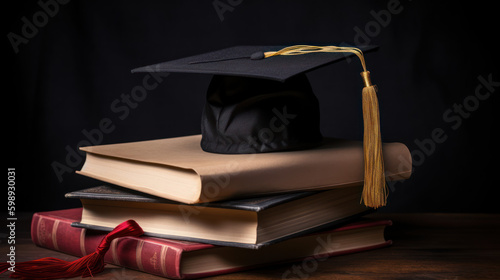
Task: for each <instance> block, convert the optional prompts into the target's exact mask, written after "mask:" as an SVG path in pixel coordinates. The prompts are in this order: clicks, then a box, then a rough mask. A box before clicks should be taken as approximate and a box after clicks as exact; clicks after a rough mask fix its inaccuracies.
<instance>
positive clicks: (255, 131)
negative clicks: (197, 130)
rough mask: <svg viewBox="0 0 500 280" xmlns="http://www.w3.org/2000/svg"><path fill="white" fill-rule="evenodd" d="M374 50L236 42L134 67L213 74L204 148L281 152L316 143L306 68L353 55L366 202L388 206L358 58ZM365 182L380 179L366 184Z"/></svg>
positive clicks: (370, 96)
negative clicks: (357, 72)
mask: <svg viewBox="0 0 500 280" xmlns="http://www.w3.org/2000/svg"><path fill="white" fill-rule="evenodd" d="M374 48H375V47H370V46H367V47H359V48H353V47H337V46H321V47H319V46H307V45H297V46H290V47H283V46H238V47H232V48H227V49H223V50H219V51H214V52H209V53H205V54H201V55H195V56H191V57H187V58H181V59H177V60H173V61H168V62H163V63H159V64H154V65H150V66H145V67H140V68H136V69H133V70H132V72H133V73H135V72H177V73H201V74H212V75H213V77H212V81H211V82H210V85H209V87H208V91H207V95H206V97H207V102H206V105H205V109H204V112H203V115H202V124H201V132H202V141H201V147H202V149H203V150H204V151H206V152H213V153H223V154H235V153H238V154H241V153H262V152H278V151H285V150H297V149H305V148H310V147H313V146H316V145H319V144H320V143H321V139H322V136H321V133H320V128H319V127H320V126H319V122H320V117H319V104H318V100H317V99H316V97H315V95H314V93H313V92H312V89H311V86H310V84H309V81H308V79H307V77H306V75H305V73H307V72H309V71H312V70H314V69H317V68H320V67H323V66H326V65H329V64H331V63H334V62H336V61H340V60H342V59H344V58H346V57H348V56H351V55H356V56H358V58H359V59H360V61H361V63H362V66H363V72H362V73H361V74H362V77H363V81H364V83H365V88H364V89H363V116H364V122H365V136H364V140H365V145H364V147H365V190H367V189H374V188H375V189H376V194H375V195H376V196H377V198H375V199H373V191H369V192H370V193H371V195H368V196H367V197H365V196H364V197H363V200H364V201H365V204H366V205H369V206H372V207H378V206H380V205H383V204H385V196H386V192H385V177H384V175H383V161H382V154H381V142H380V129H379V124H378V121H379V117H378V102H377V100H376V90H375V87H374V86H372V85H371V82H370V79H369V72H368V71H366V66H365V63H364V57H363V51H365V52H366V51H369V50H372V49H374ZM365 92H366V94H365ZM365 97H366V98H365ZM377 134H378V135H377ZM367 143H368V144H367ZM374 170H376V172H374ZM380 171H381V173H382V174H379V173H380ZM373 176H375V177H373ZM380 176H381V177H382V178H380ZM367 181H368V182H372V181H373V182H375V181H377V183H369V186H367ZM382 181H383V182H382ZM380 184H382V187H381V186H380ZM371 185H376V187H373V188H372V187H371ZM379 189H382V190H381V191H379ZM372 200H376V201H379V202H373V201H372ZM381 200H382V201H381Z"/></svg>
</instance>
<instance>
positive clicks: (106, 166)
mask: <svg viewBox="0 0 500 280" xmlns="http://www.w3.org/2000/svg"><path fill="white" fill-rule="evenodd" d="M200 140H201V136H200V135H194V136H185V137H177V138H168V139H160V140H150V141H140V142H131V143H121V144H110V145H99V146H90V147H82V148H80V149H81V150H83V151H85V152H86V159H85V163H84V165H83V167H82V168H81V170H80V171H77V172H78V173H79V174H82V175H86V176H89V177H93V178H95V179H98V180H101V181H104V182H108V183H111V184H115V185H119V186H122V187H126V188H129V189H133V190H137V191H141V192H144V193H148V194H152V195H155V196H158V197H163V198H166V199H170V200H175V201H179V202H183V203H188V204H194V203H204V202H210V201H219V200H227V199H235V198H241V197H246V196H249V195H251V196H253V195H263V194H273V193H282V192H289V191H299V190H302V191H304V190H318V189H331V188H335V187H343V186H353V185H361V184H362V183H363V178H364V169H363V143H362V142H359V141H348V140H336V139H325V140H324V143H323V144H322V145H321V146H319V147H316V148H312V149H307V150H300V151H287V152H276V153H258V154H217V153H208V152H204V151H203V150H202V149H201V147H200ZM383 151H384V155H383V156H384V160H385V170H386V176H387V180H400V179H406V178H408V177H409V176H410V174H411V166H408V165H407V164H402V162H411V155H410V152H409V150H408V148H407V147H406V146H405V145H404V144H401V143H385V144H383ZM256 178H258V180H256Z"/></svg>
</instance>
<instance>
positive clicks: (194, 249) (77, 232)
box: [31, 208, 391, 279]
mask: <svg viewBox="0 0 500 280" xmlns="http://www.w3.org/2000/svg"><path fill="white" fill-rule="evenodd" d="M81 214H82V208H74V209H67V210H59V211H50V212H39V213H35V214H34V215H33V219H32V222H31V237H32V240H33V242H34V243H35V244H36V245H38V246H41V247H44V248H48V249H53V250H57V251H61V252H64V253H67V254H71V255H74V256H78V257H81V256H84V255H87V254H89V253H92V252H94V251H95V250H96V248H97V246H98V245H99V242H100V241H101V239H102V238H103V237H104V236H105V235H106V232H102V231H96V230H88V229H84V228H76V227H72V226H71V223H73V222H79V221H80V219H81ZM388 225H391V222H390V221H386V220H385V221H372V220H365V221H360V222H356V223H351V224H348V225H345V226H342V227H339V228H336V229H332V230H325V231H321V232H317V233H313V234H308V235H305V236H301V237H295V238H292V239H288V240H285V241H283V242H279V243H276V244H272V245H269V246H266V247H263V248H261V249H258V250H253V249H246V248H236V247H224V246H216V245H209V244H203V243H195V242H188V241H178V240H171V239H162V238H154V237H138V238H136V237H123V238H118V239H116V240H114V241H113V242H112V244H111V248H110V250H109V251H108V253H107V254H106V256H105V261H106V262H107V263H110V264H114V265H119V266H123V267H127V268H131V269H135V270H139V271H143V272H146V273H151V274H154V275H159V276H164V277H168V278H175V279H192V278H198V277H207V276H213V275H219V274H225V273H230V272H236V271H242V270H246V269H251V268H256V267H260V266H263V265H269V264H276V263H283V262H288V261H298V260H301V259H304V258H306V257H309V258H316V259H318V260H321V259H324V258H325V257H328V256H335V255H342V254H348V253H355V252H360V251H365V250H371V249H376V248H381V247H384V246H388V245H390V244H391V241H387V240H385V238H384V228H385V227H386V226H388Z"/></svg>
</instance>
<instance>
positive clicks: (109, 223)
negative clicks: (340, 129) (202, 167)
mask: <svg viewBox="0 0 500 280" xmlns="http://www.w3.org/2000/svg"><path fill="white" fill-rule="evenodd" d="M361 191H362V188H361V187H360V186H354V187H343V188H336V189H332V190H327V191H316V192H312V191H311V192H295V193H285V194H275V195H269V196H264V197H254V198H246V199H240V200H231V201H221V202H211V203H205V204H183V203H178V202H175V201H171V200H166V199H163V198H158V197H155V196H151V195H147V194H143V193H140V192H137V191H132V190H129V189H126V188H121V187H117V186H99V187H94V188H89V189H85V190H81V191H76V192H71V193H68V194H66V197H68V198H76V199H80V201H81V202H82V206H83V215H82V220H81V221H78V223H74V224H73V226H76V227H84V228H89V229H98V230H105V231H110V230H111V229H112V228H113V227H115V226H116V225H117V224H119V223H120V222H122V221H124V220H128V219H133V220H135V221H137V222H138V223H139V224H140V225H141V227H142V228H143V229H144V231H145V232H146V235H148V236H156V237H162V238H170V239H178V240H188V241H197V242H203V243H210V244H216V245H224V246H232V247H244V248H253V249H257V248H259V247H262V246H266V245H269V244H272V243H276V242H279V241H283V240H285V239H289V238H291V237H294V236H298V235H303V234H305V233H308V232H312V231H316V230H318V229H321V228H324V227H331V226H333V225H335V224H336V225H338V224H341V223H346V222H347V221H350V220H351V219H353V218H354V217H358V216H361V215H363V214H365V213H367V212H369V211H372V210H370V209H368V208H366V207H365V206H363V205H362V204H360V203H359V197H360V195H361Z"/></svg>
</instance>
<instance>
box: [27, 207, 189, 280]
mask: <svg viewBox="0 0 500 280" xmlns="http://www.w3.org/2000/svg"><path fill="white" fill-rule="evenodd" d="M71 223H72V221H69V220H64V219H58V218H57V217H50V216H44V215H40V214H38V213H35V214H34V215H33V219H32V221H31V239H32V240H33V243H35V244H36V245H37V246H40V247H43V248H47V249H51V250H56V251H60V252H63V253H66V254H70V255H73V256H77V257H82V256H85V255H88V254H90V253H92V252H94V251H95V250H96V249H97V246H98V245H99V243H100V242H101V240H102V239H103V238H104V237H105V236H106V233H103V232H100V231H93V230H87V229H83V228H75V227H72V226H71ZM181 256H182V249H179V248H174V247H171V246H168V245H166V244H160V243H157V242H153V241H151V240H148V239H145V238H132V237H123V238H117V239H115V240H113V242H112V243H111V247H110V249H109V251H108V252H107V253H106V255H105V258H104V261H105V262H106V263H109V264H114V265H118V266H122V267H127V268H130V269H135V270H139V271H142V272H146V273H150V274H154V275H158V276H162V277H168V278H173V279H181V278H183V275H182V274H181V272H180V260H181Z"/></svg>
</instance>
